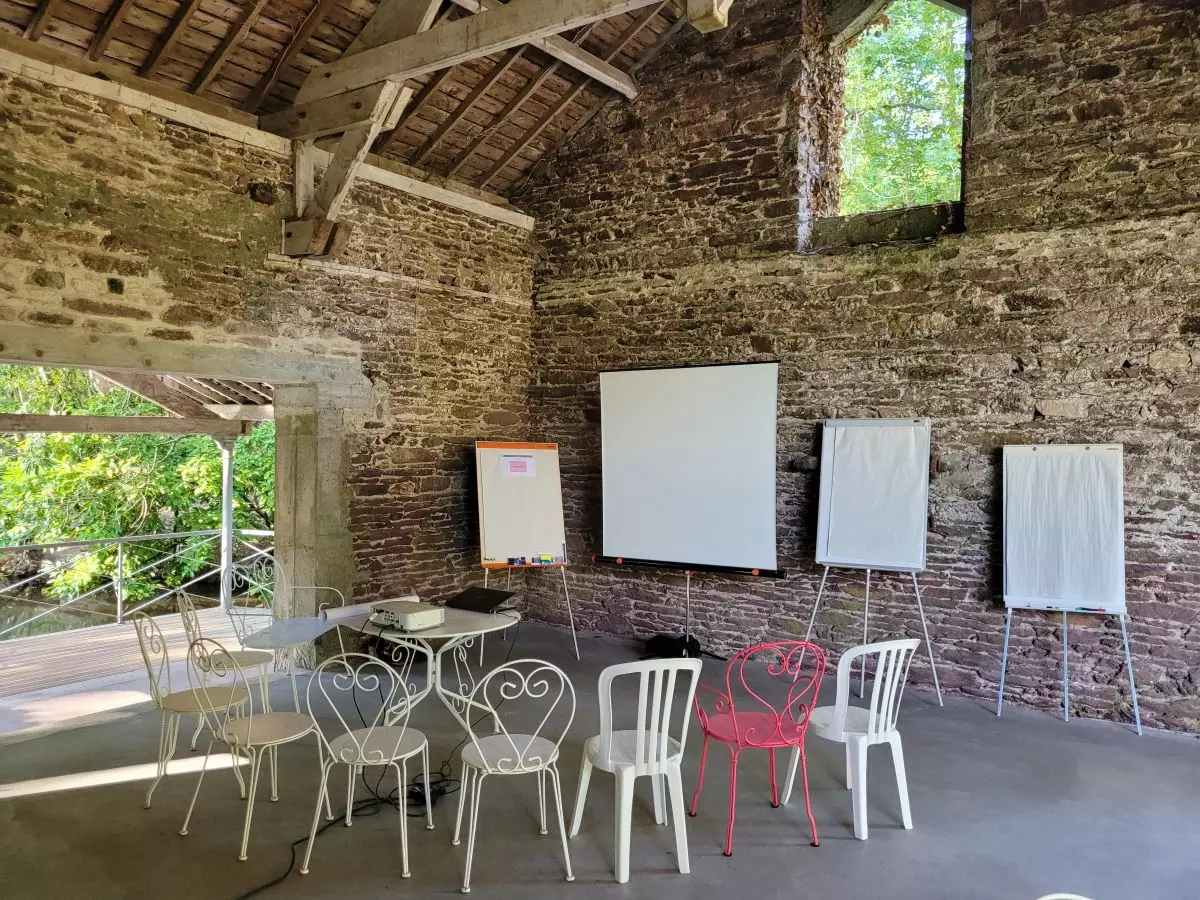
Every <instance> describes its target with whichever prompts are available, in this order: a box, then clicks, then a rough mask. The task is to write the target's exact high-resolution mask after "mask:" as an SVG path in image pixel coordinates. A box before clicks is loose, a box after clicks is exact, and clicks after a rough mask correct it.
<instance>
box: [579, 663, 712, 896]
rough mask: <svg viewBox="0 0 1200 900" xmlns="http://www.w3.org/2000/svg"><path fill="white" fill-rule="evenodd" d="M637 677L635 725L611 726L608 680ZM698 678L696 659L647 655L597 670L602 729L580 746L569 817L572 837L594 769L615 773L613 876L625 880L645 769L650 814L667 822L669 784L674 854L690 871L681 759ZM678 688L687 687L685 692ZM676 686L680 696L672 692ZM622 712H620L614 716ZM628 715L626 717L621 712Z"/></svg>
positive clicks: (661, 822) (684, 871) (683, 868)
mask: <svg viewBox="0 0 1200 900" xmlns="http://www.w3.org/2000/svg"><path fill="white" fill-rule="evenodd" d="M627 676H628V677H632V676H636V677H637V679H638V703H637V714H636V716H635V717H634V718H633V720H632V724H633V728H632V729H628V730H617V729H615V728H614V724H613V721H614V715H613V702H612V686H613V682H614V681H615V680H616V679H618V678H623V677H627ZM699 678H700V660H698V659H649V660H644V661H642V662H632V663H622V664H621V665H616V666H609V667H608V668H607V669H605V670H604V671H603V672H601V673H600V684H599V689H598V693H599V696H600V733H599V734H598V735H596V736H595V737H593V738H589V739H588V741H587V743H586V744H584V747H583V762H582V763H581V765H580V770H579V791H578V793H577V794H576V797H575V812H574V815H573V816H572V817H571V837H575V836H576V835H577V834H579V825H580V822H581V821H582V819H583V807H584V804H585V803H586V801H587V791H588V784H589V783H590V781H591V777H592V769H593V768H597V769H600V770H601V771H603V772H610V773H612V774H613V775H615V776H616V798H617V808H616V829H615V835H614V839H613V871H614V873H615V874H616V878H617V881H618V882H619V883H621V884H625V883H626V882H627V881H629V836H630V830H631V828H632V819H633V790H634V784H635V781H636V779H637V778H638V777H640V776H642V775H648V776H650V778H651V788H652V791H653V794H654V820H655V821H656V822H657V823H658V824H659V825H664V824H666V817H665V816H664V806H665V804H664V802H663V801H664V799H665V797H664V784H663V782H664V781H665V782H666V787H667V788H668V789H669V790H670V796H671V815H670V819H671V825H672V826H673V827H674V829H675V855H676V857H677V860H676V861H677V863H678V865H679V871H680V873H681V874H683V875H686V874H688V872H690V871H691V866H690V863H689V859H688V843H687V817H686V816H684V813H683V806H684V804H683V779H682V776H681V775H680V770H679V766H680V763H681V762H682V760H683V750H684V744H685V742H686V741H687V730H688V723H689V721H690V719H691V713H692V701H693V699H694V698H695V696H696V683H697V681H698V680H699ZM679 688H685V689H686V695H685V693H684V692H682V691H678V689H679ZM677 692H678V696H676V694H677ZM676 710H678V711H679V719H680V724H679V730H678V732H677V735H678V736H677V737H672V736H671V724H672V713H673V712H674V711H676ZM618 717H619V718H620V716H618ZM624 718H625V719H626V721H628V717H624Z"/></svg>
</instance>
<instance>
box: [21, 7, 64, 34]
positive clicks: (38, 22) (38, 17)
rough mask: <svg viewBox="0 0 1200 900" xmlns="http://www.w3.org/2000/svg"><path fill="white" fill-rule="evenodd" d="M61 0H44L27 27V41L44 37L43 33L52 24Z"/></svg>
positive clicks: (25, 32)
mask: <svg viewBox="0 0 1200 900" xmlns="http://www.w3.org/2000/svg"><path fill="white" fill-rule="evenodd" d="M59 2H60V0H42V2H41V3H39V4H38V7H37V9H35V10H34V11H33V15H32V16H31V17H30V19H29V22H28V24H26V26H25V31H24V34H23V35H22V36H23V37H24V38H25V39H26V40H30V41H36V40H37V39H38V38H40V37H41V36H42V32H43V31H45V30H46V26H47V25H49V24H50V20H51V19H52V18H54V8H55V7H56V6H57V5H58V4H59Z"/></svg>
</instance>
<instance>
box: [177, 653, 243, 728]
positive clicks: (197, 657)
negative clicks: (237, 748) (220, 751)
mask: <svg viewBox="0 0 1200 900" xmlns="http://www.w3.org/2000/svg"><path fill="white" fill-rule="evenodd" d="M187 674H188V686H189V687H190V688H191V689H192V690H193V691H194V692H195V694H196V697H197V699H198V700H199V702H200V709H201V713H202V714H203V716H204V718H205V721H206V723H207V725H208V727H209V730H210V731H211V732H212V733H213V734H214V735H218V736H219V735H223V734H224V733H225V726H226V725H228V724H229V722H230V721H231V720H232V719H234V718H239V719H241V718H245V719H248V720H249V721H248V722H247V728H246V737H247V739H248V740H251V739H252V736H253V733H254V704H253V703H249V702H247V703H245V704H244V705H242V704H239V705H237V706H233V705H230V704H229V701H228V695H224V696H222V695H217V694H216V693H215V691H214V689H216V688H222V689H224V688H232V689H233V693H236V694H241V695H243V696H246V697H249V696H250V685H249V683H248V682H247V681H246V674H245V673H244V672H243V671H242V667H241V666H239V665H238V664H237V663H236V662H235V661H234V659H233V657H231V656H230V655H229V654H228V653H227V652H226V650H225V647H224V646H222V645H221V643H220V642H219V641H215V640H213V639H212V638H200V639H199V640H196V641H192V643H191V646H189V647H188V656H187Z"/></svg>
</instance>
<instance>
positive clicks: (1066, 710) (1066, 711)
mask: <svg viewBox="0 0 1200 900" xmlns="http://www.w3.org/2000/svg"><path fill="white" fill-rule="evenodd" d="M1070 711H1071V688H1070V683H1069V682H1068V680H1067V611H1066V610H1065V609H1064V610H1063V721H1064V722H1065V721H1067V718H1068V717H1069V715H1070Z"/></svg>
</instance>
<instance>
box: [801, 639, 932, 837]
mask: <svg viewBox="0 0 1200 900" xmlns="http://www.w3.org/2000/svg"><path fill="white" fill-rule="evenodd" d="M919 646H921V642H920V641H918V640H916V639H915V638H905V639H902V640H895V641H880V642H878V643H875V644H861V645H859V646H857V647H851V648H850V649H849V650H847V651H846V652H845V653H843V654H842V657H841V659H839V660H838V667H837V699H836V700H835V701H834V705H833V706H819V707H817V708H816V709H814V710H813V711H812V716H811V717H810V720H809V726H810V727H811V728H812V731H813V733H814V734H815V735H816V736H817V737H820V738H824V739H825V740H827V741H837V742H838V743H842V744H845V745H846V787H847V789H849V790H850V791H852V798H853V805H854V836H855V837H856V838H858V839H859V840H860V841H865V840H866V839H867V751H868V750H869V749H870V748H871V746H872V745H873V744H888V745H889V746H890V747H891V748H892V763H893V767H894V768H895V770H896V789H897V790H898V791H899V793H900V817H901V820H902V821H903V824H904V827H905V828H912V827H913V824H912V813H911V811H910V810H909V806H908V779H907V777H906V775H905V771H904V748H903V745H902V744H901V742H900V732H899V730H897V728H896V717H897V716H898V715H899V714H900V698H901V697H902V696H903V695H904V684H905V682H906V681H907V680H908V667H909V665H910V664H911V663H912V658H913V654H914V653H916V651H917V648H918V647H919ZM871 656H873V657H875V674H874V675H873V676H872V678H871V696H870V698H869V700H868V705H867V706H866V707H862V706H851V705H850V678H851V675H850V667H851V666H852V664H853V663H854V661H855V660H857V659H863V658H865V657H871ZM865 662H866V660H865V659H864V664H865ZM798 757H799V754H798V753H796V752H795V751H793V752H792V760H791V765H790V766H789V768H788V778H787V791H786V793H785V794H784V797H783V802H784V803H787V801H788V798H789V797H790V796H791V794H792V780H793V779H794V778H795V777H796V764H797V761H798Z"/></svg>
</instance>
